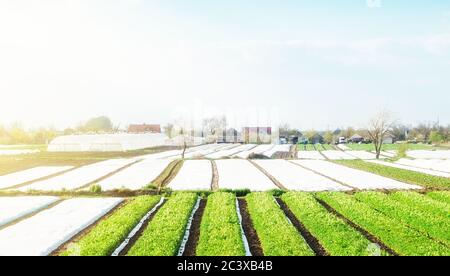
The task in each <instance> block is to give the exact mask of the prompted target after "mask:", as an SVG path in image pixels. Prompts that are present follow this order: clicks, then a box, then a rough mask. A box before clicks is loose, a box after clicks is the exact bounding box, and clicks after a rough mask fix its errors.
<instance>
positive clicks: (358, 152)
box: [345, 150, 377, 160]
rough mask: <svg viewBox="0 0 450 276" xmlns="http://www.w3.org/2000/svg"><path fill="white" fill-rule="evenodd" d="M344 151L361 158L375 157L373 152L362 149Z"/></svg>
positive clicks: (369, 158)
mask: <svg viewBox="0 0 450 276" xmlns="http://www.w3.org/2000/svg"><path fill="white" fill-rule="evenodd" d="M345 153H346V154H349V155H351V156H353V157H355V158H358V159H363V160H371V159H377V156H376V155H375V154H374V153H371V152H368V151H364V150H353V151H346V152H345Z"/></svg>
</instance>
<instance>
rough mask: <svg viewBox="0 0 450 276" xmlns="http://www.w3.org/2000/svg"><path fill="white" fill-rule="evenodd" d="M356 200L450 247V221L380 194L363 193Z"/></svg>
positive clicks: (358, 194)
mask: <svg viewBox="0 0 450 276" xmlns="http://www.w3.org/2000/svg"><path fill="white" fill-rule="evenodd" d="M355 198H356V199H358V200H360V201H362V202H364V203H366V204H367V205H369V206H371V207H372V208H373V209H375V210H377V211H379V212H381V213H383V214H385V215H386V216H388V217H391V218H393V219H394V220H397V221H399V222H402V223H404V224H405V225H408V226H411V227H412V228H414V229H416V230H418V231H420V232H422V233H423V234H424V235H427V236H430V237H433V238H434V239H436V240H439V241H441V242H442V243H444V244H446V245H447V246H449V245H450V232H449V231H448V229H450V220H448V219H444V218H442V217H441V216H436V215H435V214H434V213H428V212H423V211H419V210H416V209H414V208H411V206H410V205H409V204H405V203H401V202H398V201H395V200H394V199H392V198H390V197H389V196H388V195H386V194H384V193H379V192H361V193H357V194H355Z"/></svg>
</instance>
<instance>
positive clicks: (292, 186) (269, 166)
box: [253, 160, 352, 192]
mask: <svg viewBox="0 0 450 276" xmlns="http://www.w3.org/2000/svg"><path fill="white" fill-rule="evenodd" d="M253 161H254V162H255V163H256V164H258V165H259V166H261V167H262V168H263V169H264V170H265V171H267V172H268V173H269V174H270V175H272V176H273V177H274V178H275V179H276V180H278V181H279V182H280V183H281V184H283V186H284V187H286V188H287V189H289V190H292V191H305V192H320V191H349V190H352V189H350V188H349V187H345V186H343V185H340V184H338V183H336V182H334V181H332V180H330V179H328V178H326V177H323V176H321V175H318V174H316V173H314V172H312V171H309V170H306V169H304V168H302V167H300V166H297V165H295V164H292V163H290V162H289V161H286V160H253Z"/></svg>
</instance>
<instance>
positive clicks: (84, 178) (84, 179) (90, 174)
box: [18, 159, 135, 192]
mask: <svg viewBox="0 0 450 276" xmlns="http://www.w3.org/2000/svg"><path fill="white" fill-rule="evenodd" d="M132 162H135V161H134V160H132V159H111V160H107V161H103V162H99V163H95V164H91V165H87V166H84V167H81V168H78V169H75V170H73V171H70V172H67V173H65V174H62V175H59V176H56V177H53V178H50V179H46V180H42V181H38V182H35V183H33V184H30V185H27V186H24V187H21V188H19V189H18V190H19V191H25V192H26V191H29V190H36V191H59V190H63V189H65V190H75V189H79V188H82V187H83V186H86V185H88V184H91V183H94V182H95V181H97V180H99V179H100V178H102V177H105V176H107V175H108V174H111V173H114V172H115V171H117V170H119V169H121V168H123V167H125V166H127V165H129V164H131V163H132Z"/></svg>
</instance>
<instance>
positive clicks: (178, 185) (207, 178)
mask: <svg viewBox="0 0 450 276" xmlns="http://www.w3.org/2000/svg"><path fill="white" fill-rule="evenodd" d="M212 178H213V172H212V164H211V161H209V160H187V161H184V164H183V167H181V170H180V171H179V172H178V174H177V175H176V176H175V178H174V179H173V180H172V181H171V182H170V184H169V188H171V189H172V190H175V191H183V190H184V191H194V190H211V182H212Z"/></svg>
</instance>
